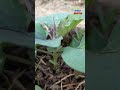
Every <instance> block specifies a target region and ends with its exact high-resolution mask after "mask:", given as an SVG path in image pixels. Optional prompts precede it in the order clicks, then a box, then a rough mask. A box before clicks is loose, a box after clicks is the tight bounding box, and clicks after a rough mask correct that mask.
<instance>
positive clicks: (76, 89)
mask: <svg viewBox="0 0 120 90" xmlns="http://www.w3.org/2000/svg"><path fill="white" fill-rule="evenodd" d="M83 83H85V80H83V81H82V82H80V83H79V84H78V86H77V87H76V88H75V90H78V88H79V87H80V86H81V85H82V84H83Z"/></svg>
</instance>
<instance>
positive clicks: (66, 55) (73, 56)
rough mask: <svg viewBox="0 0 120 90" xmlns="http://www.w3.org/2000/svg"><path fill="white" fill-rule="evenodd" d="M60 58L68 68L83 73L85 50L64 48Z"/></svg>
mask: <svg viewBox="0 0 120 90" xmlns="http://www.w3.org/2000/svg"><path fill="white" fill-rule="evenodd" d="M62 58H63V60H64V61H65V62H66V64H68V65H69V66H70V67H72V68H73V69H75V70H78V71H80V72H85V49H84V48H83V49H76V48H71V47H66V48H65V49H64V52H63V53H62Z"/></svg>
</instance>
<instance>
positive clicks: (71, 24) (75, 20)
mask: <svg viewBox="0 0 120 90" xmlns="http://www.w3.org/2000/svg"><path fill="white" fill-rule="evenodd" d="M82 20H83V17H82V16H81V15H79V14H71V15H68V16H67V17H66V18H65V19H63V20H61V22H60V24H59V25H58V30H57V33H58V35H59V36H65V35H66V34H67V33H69V32H70V31H71V30H72V29H74V28H75V27H76V25H77V24H79V23H80V22H81V21H82Z"/></svg>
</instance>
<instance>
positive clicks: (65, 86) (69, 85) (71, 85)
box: [63, 83, 78, 88]
mask: <svg viewBox="0 0 120 90" xmlns="http://www.w3.org/2000/svg"><path fill="white" fill-rule="evenodd" d="M74 85H78V83H72V84H67V85H64V86H63V88H65V87H67V86H74Z"/></svg>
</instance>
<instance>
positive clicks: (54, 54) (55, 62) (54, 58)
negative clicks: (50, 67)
mask: <svg viewBox="0 0 120 90" xmlns="http://www.w3.org/2000/svg"><path fill="white" fill-rule="evenodd" d="M53 60H54V69H55V70H56V69H57V65H58V63H57V61H58V53H57V49H56V48H55V49H54V51H53Z"/></svg>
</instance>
